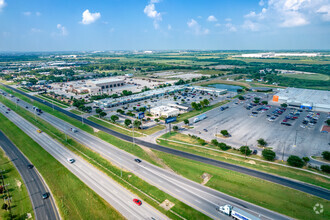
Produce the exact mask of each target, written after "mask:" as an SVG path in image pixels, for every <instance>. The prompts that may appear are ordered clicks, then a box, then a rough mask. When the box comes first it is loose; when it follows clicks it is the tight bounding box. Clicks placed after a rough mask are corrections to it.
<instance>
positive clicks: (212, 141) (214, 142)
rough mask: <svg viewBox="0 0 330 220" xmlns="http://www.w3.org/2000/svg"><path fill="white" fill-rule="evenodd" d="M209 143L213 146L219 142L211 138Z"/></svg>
mask: <svg viewBox="0 0 330 220" xmlns="http://www.w3.org/2000/svg"><path fill="white" fill-rule="evenodd" d="M211 144H213V145H214V146H218V144H219V142H218V140H217V139H212V140H211Z"/></svg>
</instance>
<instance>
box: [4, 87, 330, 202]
mask: <svg viewBox="0 0 330 220" xmlns="http://www.w3.org/2000/svg"><path fill="white" fill-rule="evenodd" d="M1 85H3V86H5V87H7V88H9V89H12V90H14V91H15V92H17V93H20V94H22V95H25V96H27V97H28V98H30V99H33V100H36V101H38V102H40V103H43V104H44V105H47V106H49V107H54V109H55V110H57V111H60V112H62V113H64V114H66V115H68V116H70V117H72V118H74V119H77V120H79V121H82V117H81V116H78V115H75V114H73V113H71V112H69V111H66V110H64V109H62V108H59V107H57V106H55V105H54V106H53V105H52V104H51V103H49V102H47V101H44V100H42V99H40V98H37V97H34V96H31V95H29V94H26V93H25V92H22V91H20V90H18V89H16V88H13V87H11V86H8V85H4V84H1ZM7 98H8V97H7ZM20 104H21V103H20ZM83 121H84V123H86V124H88V125H90V126H92V127H94V128H96V129H98V130H101V131H104V132H106V133H108V134H111V135H114V136H116V137H118V138H121V139H123V140H126V141H129V142H132V140H133V138H132V137H130V136H127V135H124V134H121V133H119V132H116V131H113V130H111V129H109V128H106V127H104V126H101V125H99V124H97V123H95V122H92V121H90V120H88V119H83ZM135 143H136V144H138V145H142V146H145V147H148V148H151V149H154V150H158V151H162V152H165V153H169V154H173V155H176V156H180V157H184V158H187V159H191V160H195V161H199V162H202V163H205V164H210V165H214V166H217V167H221V168H225V169H229V170H233V171H236V172H240V173H244V174H247V175H250V176H254V177H258V178H261V179H264V180H267V181H270V182H273V183H277V184H280V185H283V186H286V187H290V188H293V189H296V190H300V191H302V192H305V193H309V194H311V195H314V196H318V197H321V198H324V199H327V200H330V191H329V190H327V189H324V188H321V187H317V186H314V185H311V184H308V183H303V182H299V181H295V180H292V179H288V178H285V177H281V176H276V175H272V174H268V173H264V172H261V171H257V170H252V169H249V168H246V167H242V166H238V165H234V164H230V163H226V162H222V161H218V160H214V159H210V158H207V157H202V156H198V155H195V154H191V153H187V152H183V151H179V150H175V149H171V148H167V147H164V146H161V145H158V144H154V143H150V142H147V141H143V140H140V139H135Z"/></svg>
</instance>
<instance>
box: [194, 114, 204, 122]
mask: <svg viewBox="0 0 330 220" xmlns="http://www.w3.org/2000/svg"><path fill="white" fill-rule="evenodd" d="M205 118H206V115H205V114H202V115H199V116H197V117H196V118H194V123H196V122H199V121H201V120H204V119H205Z"/></svg>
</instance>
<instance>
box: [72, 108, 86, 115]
mask: <svg viewBox="0 0 330 220" xmlns="http://www.w3.org/2000/svg"><path fill="white" fill-rule="evenodd" d="M70 112H72V113H73V114H76V115H83V114H85V113H84V112H81V111H78V110H76V109H71V110H70Z"/></svg>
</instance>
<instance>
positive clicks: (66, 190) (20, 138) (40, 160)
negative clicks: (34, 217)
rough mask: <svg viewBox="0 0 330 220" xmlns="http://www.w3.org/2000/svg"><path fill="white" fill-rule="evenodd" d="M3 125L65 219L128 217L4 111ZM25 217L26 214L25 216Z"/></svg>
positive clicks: (0, 117) (1, 119)
mask: <svg viewBox="0 0 330 220" xmlns="http://www.w3.org/2000/svg"><path fill="white" fill-rule="evenodd" d="M0 125H1V126H0V127H1V128H6V129H3V130H2V131H3V132H4V133H5V134H6V135H7V137H8V138H10V139H11V140H12V141H13V143H14V144H15V145H16V146H17V147H18V148H19V149H20V150H21V151H22V153H23V154H24V155H25V156H26V157H28V158H29V160H30V161H31V162H32V163H33V165H34V166H35V167H36V168H37V169H38V171H39V172H40V174H41V175H42V176H43V178H44V180H45V181H46V183H47V185H48V186H49V188H50V189H51V191H52V196H53V197H54V198H55V202H56V204H57V207H58V209H59V211H60V214H61V217H62V218H63V219H70V220H71V219H124V218H123V216H122V215H121V214H120V213H118V212H117V211H116V210H115V209H114V208H113V207H112V206H110V205H109V204H108V203H107V202H106V201H105V200H103V199H102V198H101V197H100V196H99V195H97V194H96V193H95V192H94V191H93V190H91V189H90V188H89V187H88V186H86V185H85V184H84V183H83V182H82V181H81V180H80V179H78V178H77V177H76V176H75V175H73V174H72V173H71V172H70V171H69V170H68V169H67V168H65V167H64V166H63V165H62V164H61V163H59V162H58V161H57V160H56V159H55V158H53V157H52V156H51V155H50V154H49V153H48V152H47V151H45V150H44V149H43V148H42V147H41V146H40V145H39V144H37V143H36V142H35V141H34V140H33V139H31V138H30V137H29V136H28V135H27V134H25V133H24V132H23V131H22V130H21V129H19V128H18V127H17V126H16V125H15V124H14V123H12V122H11V121H10V120H9V119H7V118H6V117H5V116H3V115H2V114H0ZM23 219H25V218H23Z"/></svg>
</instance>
